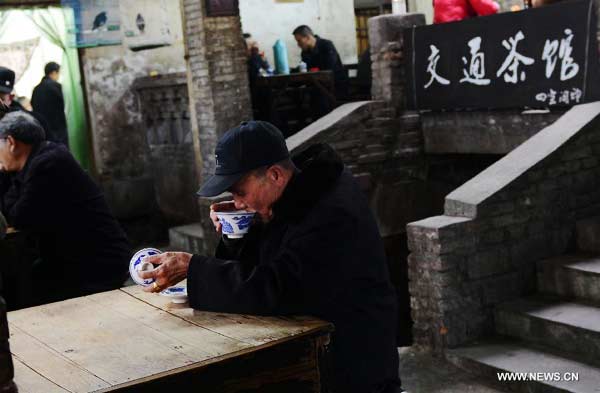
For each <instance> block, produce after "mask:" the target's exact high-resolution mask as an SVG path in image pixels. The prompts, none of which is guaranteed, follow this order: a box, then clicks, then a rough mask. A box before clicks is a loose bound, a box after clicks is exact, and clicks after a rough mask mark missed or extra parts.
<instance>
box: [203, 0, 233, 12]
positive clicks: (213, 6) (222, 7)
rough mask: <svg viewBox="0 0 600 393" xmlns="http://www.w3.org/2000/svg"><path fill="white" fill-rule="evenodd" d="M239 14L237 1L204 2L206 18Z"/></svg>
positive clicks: (218, 0)
mask: <svg viewBox="0 0 600 393" xmlns="http://www.w3.org/2000/svg"><path fill="white" fill-rule="evenodd" d="M239 12H240V11H239V6H238V0H206V15H207V16H235V15H238V14H239Z"/></svg>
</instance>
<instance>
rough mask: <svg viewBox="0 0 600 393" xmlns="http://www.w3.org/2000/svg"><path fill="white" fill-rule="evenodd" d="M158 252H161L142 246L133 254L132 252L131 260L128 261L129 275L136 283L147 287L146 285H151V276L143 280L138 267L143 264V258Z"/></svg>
mask: <svg viewBox="0 0 600 393" xmlns="http://www.w3.org/2000/svg"><path fill="white" fill-rule="evenodd" d="M158 254H162V251H160V250H158V249H156V248H143V249H141V250H139V251H138V252H136V253H135V254H133V256H132V257H131V260H130V261H129V275H130V276H131V278H132V279H133V281H134V282H135V283H136V284H138V285H142V286H145V287H147V286H148V285H151V284H152V283H153V282H154V280H153V279H151V278H149V279H146V280H143V279H142V278H141V277H140V276H139V274H138V273H139V271H140V268H142V266H143V264H144V259H145V258H146V257H149V256H152V255H158Z"/></svg>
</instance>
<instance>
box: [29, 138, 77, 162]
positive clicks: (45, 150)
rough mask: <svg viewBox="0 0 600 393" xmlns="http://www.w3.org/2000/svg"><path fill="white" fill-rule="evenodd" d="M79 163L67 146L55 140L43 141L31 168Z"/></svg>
mask: <svg viewBox="0 0 600 393" xmlns="http://www.w3.org/2000/svg"><path fill="white" fill-rule="evenodd" d="M73 165H77V163H76V162H75V160H74V159H73V156H72V155H71V153H69V151H68V150H67V148H66V147H65V146H63V145H61V144H58V143H54V142H43V144H42V146H40V148H39V150H38V152H37V154H36V155H35V157H33V159H32V160H31V169H38V168H64V167H70V166H73Z"/></svg>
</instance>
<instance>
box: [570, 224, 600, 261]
mask: <svg viewBox="0 0 600 393" xmlns="http://www.w3.org/2000/svg"><path fill="white" fill-rule="evenodd" d="M575 232H576V234H577V249H578V250H580V251H584V252H591V253H594V254H600V217H590V218H587V219H585V220H579V221H577V223H576V226H575Z"/></svg>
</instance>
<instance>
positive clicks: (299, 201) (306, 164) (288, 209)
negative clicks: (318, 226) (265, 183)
mask: <svg viewBox="0 0 600 393" xmlns="http://www.w3.org/2000/svg"><path fill="white" fill-rule="evenodd" d="M292 160H293V161H294V164H295V165H296V167H297V168H298V170H299V171H298V172H297V173H296V174H295V175H294V176H293V177H292V179H291V180H290V182H289V183H288V185H287V186H286V188H285V190H284V192H283V194H282V195H281V197H280V198H279V200H278V201H277V202H275V204H274V205H273V214H274V217H275V219H279V218H283V219H285V218H290V219H298V218H301V217H303V216H304V215H305V214H306V213H307V212H308V210H310V208H312V207H313V206H314V205H315V204H316V203H317V201H318V200H319V199H321V197H322V195H323V194H325V193H326V192H327V191H329V190H330V189H331V188H332V186H333V185H334V184H335V182H336V180H337V179H338V178H339V177H340V175H341V174H342V171H343V170H344V164H343V163H342V160H341V158H340V156H339V155H338V154H337V153H336V152H335V150H333V148H332V147H331V146H329V145H327V144H316V145H312V146H311V147H309V148H308V149H307V150H305V151H304V152H302V153H300V154H298V155H296V156H294V157H293V158H292Z"/></svg>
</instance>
